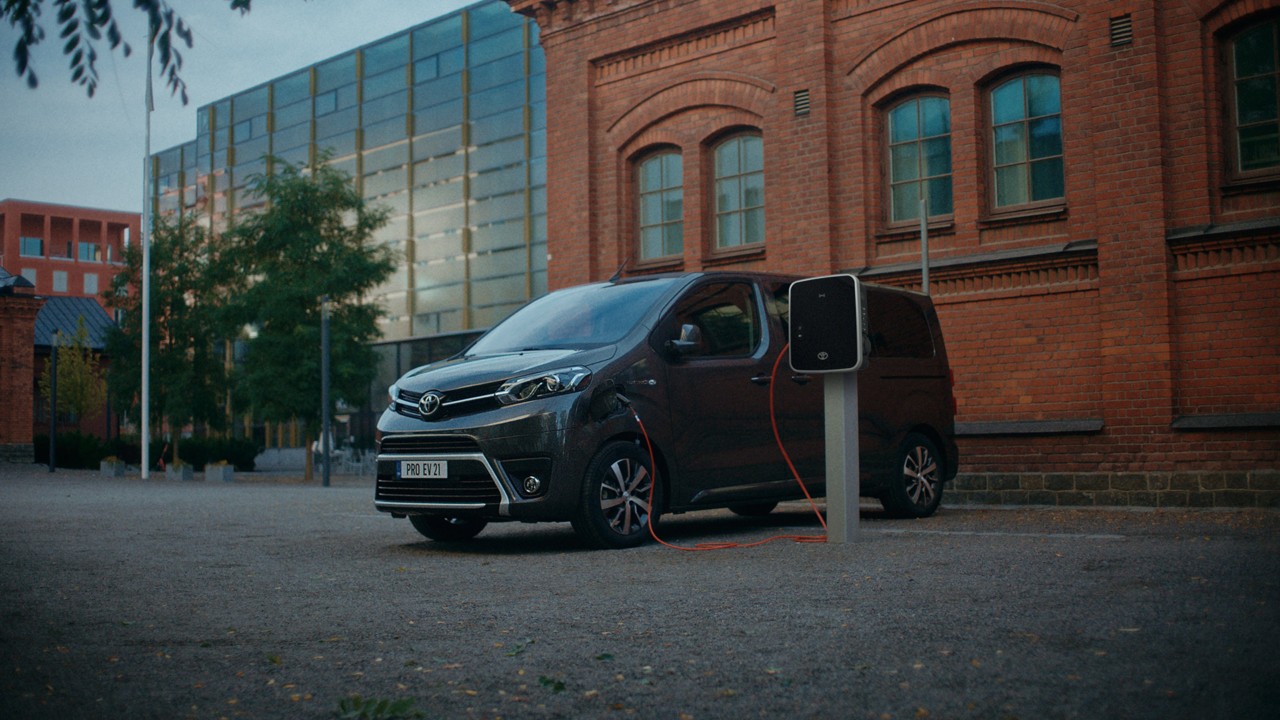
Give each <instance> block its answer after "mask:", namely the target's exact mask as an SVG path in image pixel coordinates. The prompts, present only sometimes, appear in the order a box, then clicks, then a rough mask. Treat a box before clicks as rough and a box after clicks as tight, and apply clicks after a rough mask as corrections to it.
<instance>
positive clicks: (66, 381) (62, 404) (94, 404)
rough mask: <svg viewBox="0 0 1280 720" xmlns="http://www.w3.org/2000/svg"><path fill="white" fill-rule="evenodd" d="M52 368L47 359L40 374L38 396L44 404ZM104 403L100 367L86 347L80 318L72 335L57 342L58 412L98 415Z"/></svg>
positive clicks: (85, 332) (86, 336) (104, 387)
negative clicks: (42, 399)
mask: <svg viewBox="0 0 1280 720" xmlns="http://www.w3.org/2000/svg"><path fill="white" fill-rule="evenodd" d="M52 365H53V359H52V358H50V359H49V360H48V361H47V362H46V363H45V367H44V372H43V373H41V374H40V396H41V397H42V398H44V400H45V402H46V403H47V402H48V401H49V398H50V396H52V394H53V384H52V380H53V373H52V372H51V370H52V368H51V366H52ZM106 400H107V384H106V381H105V380H104V379H103V375H102V365H101V364H100V362H99V361H98V356H97V355H96V354H95V353H94V352H93V349H92V348H90V347H89V330H88V328H86V327H85V324H84V317H83V316H81V317H80V318H79V319H78V320H77V322H76V332H75V335H72V336H66V335H62V336H60V337H59V339H58V411H59V412H71V413H74V414H75V415H76V417H87V416H90V415H93V414H96V413H98V412H101V411H102V408H103V406H104V405H105V404H106Z"/></svg>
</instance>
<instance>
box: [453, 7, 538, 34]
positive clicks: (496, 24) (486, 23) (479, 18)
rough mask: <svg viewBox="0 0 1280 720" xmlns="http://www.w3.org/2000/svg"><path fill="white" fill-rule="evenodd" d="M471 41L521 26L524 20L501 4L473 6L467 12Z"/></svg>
mask: <svg viewBox="0 0 1280 720" xmlns="http://www.w3.org/2000/svg"><path fill="white" fill-rule="evenodd" d="M467 15H468V17H467V19H468V20H470V21H471V22H470V23H469V26H470V31H471V37H472V39H475V38H480V37H484V36H485V35H491V34H493V33H495V32H499V31H501V30H505V29H507V28H508V27H511V26H513V25H515V26H519V25H521V24H523V22H524V19H523V18H522V17H521V16H519V15H517V14H515V13H513V12H511V9H510V8H508V7H506V6H505V5H503V4H502V3H486V4H483V5H475V6H473V7H471V8H469V9H468V10H467Z"/></svg>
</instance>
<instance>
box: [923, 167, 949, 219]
mask: <svg viewBox="0 0 1280 720" xmlns="http://www.w3.org/2000/svg"><path fill="white" fill-rule="evenodd" d="M926 188H927V192H928V193H929V206H928V208H926V212H928V213H929V215H950V214H951V213H952V207H951V176H950V175H947V176H945V177H939V178H934V179H932V180H929V181H928V182H927V183H926Z"/></svg>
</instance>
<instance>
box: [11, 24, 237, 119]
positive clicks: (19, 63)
mask: <svg viewBox="0 0 1280 720" xmlns="http://www.w3.org/2000/svg"><path fill="white" fill-rule="evenodd" d="M225 2H227V3H228V4H229V6H230V7H231V9H232V10H239V11H240V14H242V15H243V14H244V13H247V12H249V5H250V3H251V2H252V0H225ZM133 7H134V9H135V10H139V11H141V12H144V13H146V14H147V18H148V20H149V27H150V28H151V34H150V38H151V39H154V41H155V47H156V51H157V53H158V55H159V57H158V59H159V61H160V74H161V76H162V77H164V79H165V83H166V84H167V85H168V87H169V92H170V93H171V94H174V95H180V96H181V97H182V104H183V105H186V104H187V84H186V83H185V82H183V80H182V77H181V75H180V73H181V71H182V54H181V53H180V52H179V50H178V45H179V44H181V45H185V46H186V47H187V48H188V49H190V48H191V47H192V33H191V28H190V27H188V26H187V24H186V22H184V21H183V19H182V18H181V17H180V16H179V15H178V14H177V13H176V12H174V10H173V8H172V7H170V6H169V3H168V2H166V0H133ZM46 8H49V9H51V10H52V12H53V15H54V18H53V21H54V30H55V31H56V33H57V37H58V40H57V41H58V42H60V43H62V54H63V55H65V56H66V57H67V61H68V65H69V66H70V73H71V82H73V83H76V84H77V85H81V86H83V87H84V88H85V91H86V92H87V93H88V94H89V97H93V94H94V92H95V91H96V90H97V88H98V67H97V61H98V50H99V48H101V47H102V44H103V43H104V42H105V43H106V44H107V49H108V51H115V50H119V51H120V52H121V53H122V54H124V56H125V57H128V56H129V55H130V54H132V52H133V48H132V47H130V45H129V43H127V42H125V41H124V36H123V35H122V34H121V32H120V26H119V25H118V24H117V23H116V19H115V14H114V13H113V11H112V7H111V0H3V4H0V18H3V19H4V20H7V21H9V26H10V27H13V28H15V29H16V30H17V31H18V39H17V41H16V42H15V43H14V46H13V62H14V67H15V69H16V70H17V72H18V76H19V77H21V78H23V79H25V80H26V82H27V86H28V87H31V88H35V87H37V86H38V85H39V84H40V81H39V78H38V77H37V75H36V71H35V67H34V63H33V62H32V51H33V50H34V49H35V48H36V46H38V45H39V44H40V43H42V42H44V40H45V38H46V31H45V22H44V20H45V18H44V12H43V11H44V10H45V9H46Z"/></svg>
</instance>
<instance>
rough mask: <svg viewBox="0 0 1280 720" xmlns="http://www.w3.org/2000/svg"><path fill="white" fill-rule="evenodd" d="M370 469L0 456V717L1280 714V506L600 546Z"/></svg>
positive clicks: (790, 511)
mask: <svg viewBox="0 0 1280 720" xmlns="http://www.w3.org/2000/svg"><path fill="white" fill-rule="evenodd" d="M371 485H372V483H371V481H370V480H368V479H365V480H363V481H362V480H360V479H358V478H350V477H337V478H335V479H334V483H333V486H331V487H328V488H322V487H319V486H318V482H317V483H315V484H312V485H305V484H302V483H300V482H299V481H298V479H297V478H294V477H290V476H279V475H275V476H270V477H262V476H246V475H239V476H237V480H236V482H234V483H207V482H200V481H197V482H177V481H166V480H159V479H151V480H147V481H143V480H141V479H139V478H138V477H137V476H136V475H135V476H134V477H131V478H130V477H125V478H120V479H106V478H100V477H99V476H98V474H97V473H91V472H82V471H66V470H59V471H58V472H56V473H52V474H51V473H48V472H46V471H45V469H44V468H42V467H40V466H14V465H7V466H6V465H0V718H24V719H25V718H33V719H39V718H56V719H58V720H67V719H69V718H130V719H133V718H158V719H159V718H164V719H169V718H222V717H226V718H236V717H251V718H335V717H340V716H341V715H342V711H343V710H350V709H351V708H353V707H356V701H354V700H352V699H351V698H352V697H353V696H356V695H358V696H360V697H361V698H362V702H366V703H370V704H369V705H367V706H365V707H366V709H368V710H376V708H375V707H374V705H373V703H376V702H377V701H384V700H385V701H388V702H394V701H403V702H404V703H405V704H406V705H408V704H410V703H411V704H412V710H411V711H407V712H404V713H402V714H400V715H398V716H400V717H423V718H615V717H616V718H625V717H638V718H674V719H683V718H692V719H695V720H702V719H704V718H735V719H739V718H748V717H759V718H787V719H788V720H794V719H796V718H868V719H880V718H915V719H919V718H1001V719H1013V718H1021V719H1032V718H1036V719H1038V718H1161V719H1165V718H1197V719H1200V718H1232V719H1235V718H1275V717H1280V683H1278V682H1277V680H1278V679H1280V654H1278V653H1277V652H1276V648H1277V647H1280V532H1278V531H1280V513H1278V512H1276V511H1258V510H1250V511H1244V510H1241V511H1221V510H1212V511H1206V510H1173V511H1140V510H1120V509H1062V508H1018V509H993V508H986V507H950V506H946V505H945V502H944V507H943V509H942V510H941V511H940V512H939V514H938V515H937V516H936V517H934V518H930V519H928V520H920V521H904V520H893V519H887V518H885V517H883V516H882V515H880V514H879V513H877V512H874V511H871V510H870V509H868V510H867V511H865V512H864V513H863V516H862V522H861V536H860V539H859V540H858V541H857V542H855V543H851V544H823V543H796V542H791V541H780V542H772V543H769V544H765V545H762V546H759V547H753V548H747V549H732V550H720V551H714V552H679V551H676V550H672V549H668V548H666V547H662V546H659V545H656V544H649V545H646V546H644V547H641V548H639V549H636V550H627V551H587V550H584V549H582V547H581V546H580V545H579V543H578V541H577V539H576V537H575V536H574V535H573V532H572V531H571V529H570V528H569V527H568V525H567V524H545V525H520V524H504V525H491V526H490V527H489V528H488V529H486V530H485V532H484V533H483V534H481V535H480V537H478V538H477V539H476V540H474V541H472V542H470V543H461V544H440V543H432V542H429V541H426V540H425V539H424V538H422V537H421V536H419V535H418V534H417V533H416V532H414V530H413V528H412V526H410V525H409V523H408V522H407V521H405V520H392V519H391V518H389V517H388V516H386V515H383V514H381V513H378V512H376V511H375V510H374V509H373V503H372V486H371ZM821 531H822V529H821V527H820V526H818V524H817V521H816V520H815V519H814V517H813V515H812V514H811V513H809V511H808V509H807V508H806V507H805V506H802V505H787V506H783V507H782V508H780V509H779V510H778V511H776V512H775V513H774V514H773V515H771V516H769V517H767V518H763V519H744V518H737V517H735V516H732V515H730V514H728V513H725V512H710V513H698V514H690V515H683V516H677V517H672V518H664V525H663V535H664V537H665V539H667V540H668V541H670V542H672V543H674V544H678V545H683V546H692V545H696V544H698V543H707V542H717V543H718V542H724V541H734V542H752V541H757V540H762V539H765V538H768V537H770V536H773V535H778V534H783V535H794V534H809V535H812V534H820V533H821ZM350 716H352V717H356V716H358V715H357V714H355V713H354V712H352V713H350ZM367 716H368V717H383V718H388V717H392V716H395V715H394V714H393V713H390V712H384V713H383V714H382V715H378V714H376V713H372V712H371V713H370V714H368V715H367Z"/></svg>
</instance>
